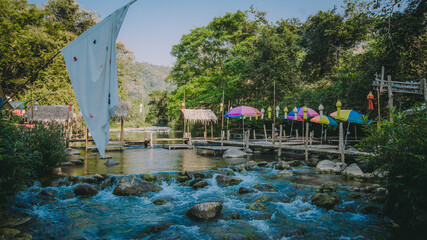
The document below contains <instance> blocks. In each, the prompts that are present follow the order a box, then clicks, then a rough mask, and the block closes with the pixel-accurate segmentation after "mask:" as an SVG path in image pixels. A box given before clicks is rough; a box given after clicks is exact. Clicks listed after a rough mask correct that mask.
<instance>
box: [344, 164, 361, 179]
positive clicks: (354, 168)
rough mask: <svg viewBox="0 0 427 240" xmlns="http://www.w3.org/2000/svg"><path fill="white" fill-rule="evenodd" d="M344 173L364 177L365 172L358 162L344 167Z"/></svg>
mask: <svg viewBox="0 0 427 240" xmlns="http://www.w3.org/2000/svg"><path fill="white" fill-rule="evenodd" d="M343 174H344V175H346V176H350V177H363V172H362V170H361V169H360V168H359V166H358V165H357V163H352V164H350V166H348V167H347V168H346V169H344V171H343Z"/></svg>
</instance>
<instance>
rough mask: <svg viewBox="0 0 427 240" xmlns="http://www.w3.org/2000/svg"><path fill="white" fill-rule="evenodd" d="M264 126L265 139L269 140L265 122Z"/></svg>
mask: <svg viewBox="0 0 427 240" xmlns="http://www.w3.org/2000/svg"><path fill="white" fill-rule="evenodd" d="M263 126H264V137H265V141H266V142H267V128H265V124H264V125H263Z"/></svg>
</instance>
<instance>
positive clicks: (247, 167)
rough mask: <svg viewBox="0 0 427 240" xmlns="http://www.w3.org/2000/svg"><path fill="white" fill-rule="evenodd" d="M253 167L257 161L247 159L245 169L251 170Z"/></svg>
mask: <svg viewBox="0 0 427 240" xmlns="http://www.w3.org/2000/svg"><path fill="white" fill-rule="evenodd" d="M255 167H258V163H256V162H255V161H249V162H247V163H246V164H245V169H246V170H248V171H249V170H252V169H253V168H255Z"/></svg>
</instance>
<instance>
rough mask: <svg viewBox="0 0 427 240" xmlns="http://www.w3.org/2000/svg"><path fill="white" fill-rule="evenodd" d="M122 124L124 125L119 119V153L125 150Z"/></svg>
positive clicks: (121, 119)
mask: <svg viewBox="0 0 427 240" xmlns="http://www.w3.org/2000/svg"><path fill="white" fill-rule="evenodd" d="M123 123H124V119H123V118H120V150H121V151H123V150H125V131H124V127H123V125H124V124H123Z"/></svg>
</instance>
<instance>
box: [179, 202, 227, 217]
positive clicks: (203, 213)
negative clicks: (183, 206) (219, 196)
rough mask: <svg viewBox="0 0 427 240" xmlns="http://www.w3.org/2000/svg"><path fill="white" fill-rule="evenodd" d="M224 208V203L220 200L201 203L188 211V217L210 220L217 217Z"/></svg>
mask: <svg viewBox="0 0 427 240" xmlns="http://www.w3.org/2000/svg"><path fill="white" fill-rule="evenodd" d="M221 210H222V204H221V203H219V202H206V203H199V204H196V205H194V206H192V207H191V208H190V209H189V210H188V211H187V217H189V218H195V219H199V220H208V219H212V218H214V217H216V216H217V215H218V214H219V213H220V212H221Z"/></svg>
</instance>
